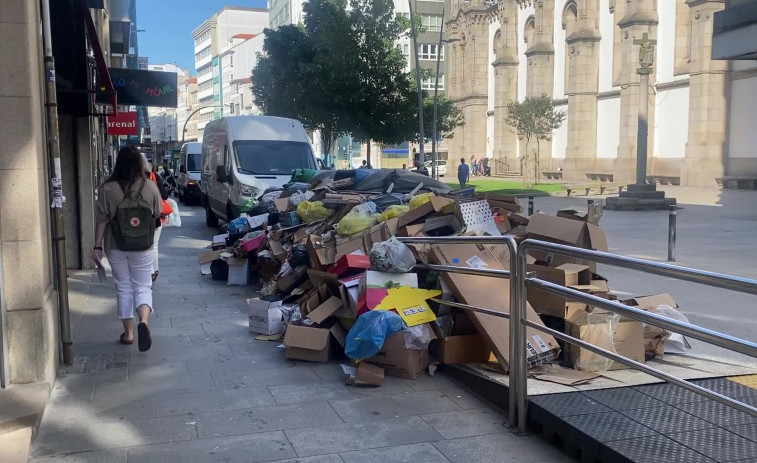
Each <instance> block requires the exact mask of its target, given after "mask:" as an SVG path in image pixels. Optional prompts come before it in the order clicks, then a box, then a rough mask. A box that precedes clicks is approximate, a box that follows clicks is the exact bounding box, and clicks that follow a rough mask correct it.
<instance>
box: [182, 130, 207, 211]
mask: <svg viewBox="0 0 757 463" xmlns="http://www.w3.org/2000/svg"><path fill="white" fill-rule="evenodd" d="M201 174H202V143H197V142H192V143H184V146H182V147H181V152H180V153H179V173H178V175H176V189H177V190H178V193H179V200H180V201H182V202H184V203H185V204H191V203H194V202H199V201H200V199H201V198H202V194H201V192H200V175H201Z"/></svg>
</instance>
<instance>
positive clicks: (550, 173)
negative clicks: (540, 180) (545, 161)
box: [541, 170, 562, 180]
mask: <svg viewBox="0 0 757 463" xmlns="http://www.w3.org/2000/svg"><path fill="white" fill-rule="evenodd" d="M541 174H542V175H543V176H544V178H546V179H547V180H562V171H561V170H543V171H542V172H541Z"/></svg>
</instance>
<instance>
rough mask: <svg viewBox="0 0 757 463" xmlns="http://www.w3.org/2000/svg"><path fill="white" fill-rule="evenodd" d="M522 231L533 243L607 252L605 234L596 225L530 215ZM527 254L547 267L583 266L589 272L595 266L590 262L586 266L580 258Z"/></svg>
mask: <svg viewBox="0 0 757 463" xmlns="http://www.w3.org/2000/svg"><path fill="white" fill-rule="evenodd" d="M526 230H527V232H528V237H529V238H533V239H537V240H542V241H550V242H553V243H559V244H567V245H570V246H577V247H579V248H584V249H594V250H596V251H607V250H608V247H607V236H606V235H605V232H604V231H602V229H601V228H599V227H598V226H597V225H594V224H590V223H587V222H581V221H578V220H572V219H566V218H564V217H554V216H550V215H545V214H534V215H533V216H531V218H530V221H529V223H528V227H527V228H526ZM529 254H531V255H533V256H534V257H535V258H536V259H537V260H539V261H541V262H544V263H546V264H547V265H548V266H550V267H557V266H559V265H562V264H586V265H588V266H589V268H591V269H592V271H595V269H596V264H595V263H593V262H592V263H587V262H585V261H581V260H580V259H575V258H572V257H565V256H562V255H559V254H556V253H548V252H542V251H530V252H529Z"/></svg>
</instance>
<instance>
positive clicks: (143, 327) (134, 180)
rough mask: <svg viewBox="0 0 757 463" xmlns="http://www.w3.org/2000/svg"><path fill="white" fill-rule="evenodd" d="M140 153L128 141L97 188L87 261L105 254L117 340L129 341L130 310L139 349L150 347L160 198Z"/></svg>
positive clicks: (131, 335)
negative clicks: (119, 329) (114, 302)
mask: <svg viewBox="0 0 757 463" xmlns="http://www.w3.org/2000/svg"><path fill="white" fill-rule="evenodd" d="M149 170H150V169H149V167H147V166H146V164H145V159H144V157H143V156H142V155H141V154H140V152H139V150H137V148H135V147H134V146H125V147H123V148H121V150H120V151H119V152H118V156H117V158H116V165H115V167H114V168H113V174H112V175H111V176H110V178H108V180H106V181H105V183H103V185H102V186H101V187H100V192H99V195H98V198H97V225H96V227H95V247H94V249H93V251H92V260H93V261H94V262H95V265H97V266H98V268H103V258H104V257H106V256H107V259H108V262H110V266H111V270H112V272H113V279H114V280H115V283H116V299H117V306H118V318H120V319H121V322H122V323H123V326H124V332H123V333H122V334H121V336H120V339H119V342H120V343H121V344H127V345H128V344H133V342H134V312H135V311H136V313H137V317H138V319H139V324H138V325H137V335H138V345H139V351H140V352H146V351H148V350H150V347H151V346H152V336H151V334H150V328H149V325H148V323H149V318H150V314H151V313H152V312H153V310H154V308H153V299H152V281H151V279H150V274H151V273H152V245H153V239H154V233H155V220H156V219H159V218H160V215H161V211H162V207H163V206H162V201H161V197H160V191H159V190H158V186H157V185H156V184H155V183H154V182H151V181H150V179H149V178H148V177H147V176H146V175H145V172H146V171H149Z"/></svg>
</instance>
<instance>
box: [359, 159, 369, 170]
mask: <svg viewBox="0 0 757 463" xmlns="http://www.w3.org/2000/svg"><path fill="white" fill-rule="evenodd" d="M360 168H361V169H368V161H366V160H363V165H362V166H360Z"/></svg>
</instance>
